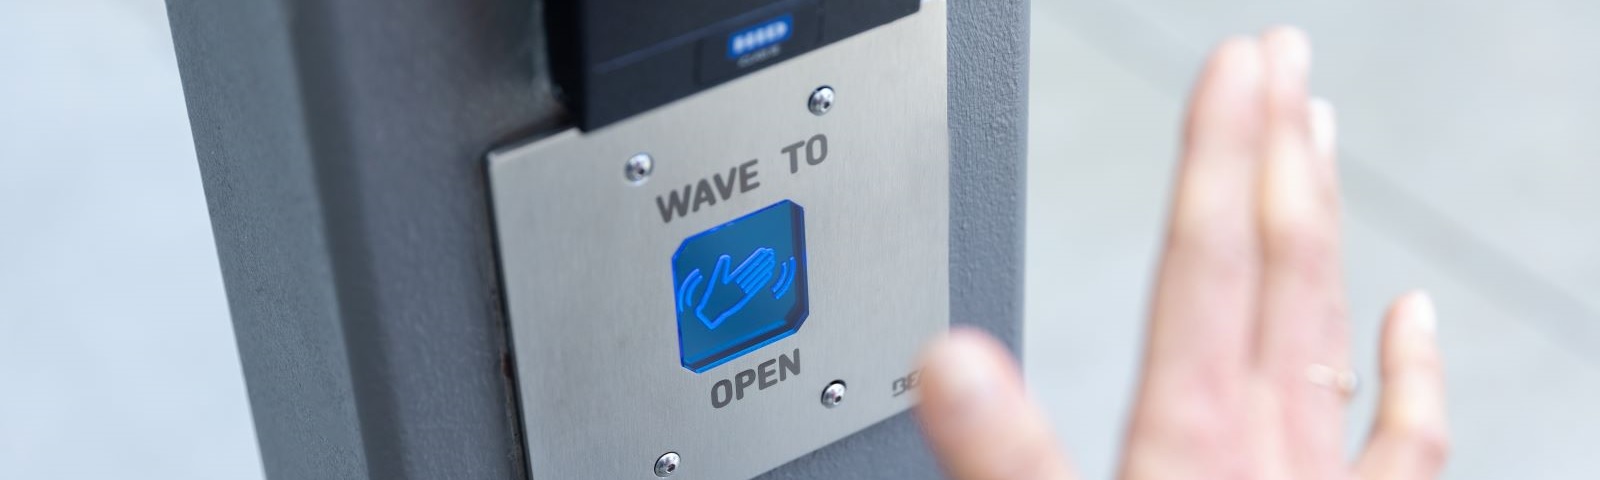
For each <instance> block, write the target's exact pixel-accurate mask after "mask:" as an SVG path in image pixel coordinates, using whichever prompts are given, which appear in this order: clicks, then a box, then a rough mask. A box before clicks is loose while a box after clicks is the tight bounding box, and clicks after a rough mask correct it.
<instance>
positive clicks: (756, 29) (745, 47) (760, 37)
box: [728, 13, 794, 59]
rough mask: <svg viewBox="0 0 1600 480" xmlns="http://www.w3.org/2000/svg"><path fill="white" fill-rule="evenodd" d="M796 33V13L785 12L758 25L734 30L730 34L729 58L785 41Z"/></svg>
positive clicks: (735, 57)
mask: <svg viewBox="0 0 1600 480" xmlns="http://www.w3.org/2000/svg"><path fill="white" fill-rule="evenodd" d="M793 34H794V15H791V14H787V13H785V14H783V15H782V16H779V17H778V18H774V19H772V20H768V21H765V22H762V23H760V24H757V25H756V26H753V27H750V28H746V29H744V30H740V31H737V32H733V34H732V35H729V36H728V58H733V59H737V58H739V57H743V56H745V55H746V54H748V53H751V52H755V51H757V50H761V49H763V48H767V47H770V46H773V45H777V44H780V43H783V42H784V41H785V40H788V39H789V37H790V36H791V35H793Z"/></svg>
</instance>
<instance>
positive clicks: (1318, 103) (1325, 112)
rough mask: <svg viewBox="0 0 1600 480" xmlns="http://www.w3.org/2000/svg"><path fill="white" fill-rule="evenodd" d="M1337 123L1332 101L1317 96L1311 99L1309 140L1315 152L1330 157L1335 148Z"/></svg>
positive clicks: (1337, 132)
mask: <svg viewBox="0 0 1600 480" xmlns="http://www.w3.org/2000/svg"><path fill="white" fill-rule="evenodd" d="M1338 130H1339V124H1338V117H1337V114H1336V112H1335V111H1334V109H1333V103H1332V102H1329V101H1328V99H1326V98H1322V97H1317V98H1313V99H1311V142H1312V145H1313V146H1314V147H1315V148H1316V149H1317V154H1319V155H1322V156H1323V157H1331V156H1332V155H1333V154H1334V149H1335V148H1337V143H1338V134H1339V131H1338Z"/></svg>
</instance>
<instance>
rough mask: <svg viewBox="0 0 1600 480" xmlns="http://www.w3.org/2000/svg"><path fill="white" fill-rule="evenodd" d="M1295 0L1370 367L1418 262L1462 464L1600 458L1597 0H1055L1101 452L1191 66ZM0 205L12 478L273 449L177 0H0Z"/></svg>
mask: <svg viewBox="0 0 1600 480" xmlns="http://www.w3.org/2000/svg"><path fill="white" fill-rule="evenodd" d="M949 1H982V0H949ZM1275 23H1294V24H1298V25H1302V26H1304V27H1306V28H1307V29H1308V30H1309V31H1310V32H1311V33H1312V36H1313V38H1314V39H1315V40H1316V44H1317V50H1318V51H1317V61H1316V65H1317V66H1316V68H1317V71H1316V74H1315V75H1314V83H1315V90H1316V91H1317V92H1319V93H1320V94H1321V95H1322V96H1325V97H1327V98H1329V99H1330V100H1332V101H1333V103H1334V104H1335V105H1336V106H1337V107H1338V108H1339V113H1340V117H1341V118H1340V121H1341V125H1340V126H1341V133H1340V137H1341V138H1340V140H1341V147H1342V149H1343V150H1342V158H1341V162H1342V163H1341V166H1340V168H1341V173H1342V174H1343V181H1344V190H1345V193H1346V248H1347V258H1346V265H1347V269H1348V272H1349V285H1350V288H1351V298H1352V302H1353V304H1352V309H1351V311H1352V314H1353V318H1352V321H1353V322H1354V326H1355V333H1356V340H1357V343H1356V354H1357V357H1356V358H1357V361H1358V362H1359V363H1358V367H1359V368H1360V370H1361V372H1362V373H1363V378H1364V379H1367V380H1369V381H1368V382H1366V383H1367V385H1368V386H1369V387H1370V386H1371V385H1372V384H1373V383H1372V382H1371V380H1373V379H1375V375H1376V372H1375V370H1374V365H1373V361H1374V360H1375V357H1374V355H1375V350H1374V347H1375V344H1376V338H1377V321H1378V318H1379V316H1380V314H1381V311H1382V308H1383V307H1384V306H1385V304H1386V303H1387V301H1388V299H1390V298H1391V297H1393V296H1395V295H1398V294H1400V293H1402V292H1404V291H1405V290H1407V289H1409V288H1413V287H1425V288H1427V289H1429V290H1430V291H1431V292H1432V293H1433V294H1434V295H1435V297H1436V300H1437V301H1438V302H1439V304H1440V309H1441V314H1442V317H1443V318H1442V319H1441V325H1440V335H1441V339H1442V341H1443V343H1444V349H1445V355H1446V357H1447V358H1446V360H1447V362H1448V366H1447V368H1448V373H1449V381H1450V389H1451V394H1452V397H1451V398H1450V401H1451V405H1450V409H1451V415H1452V420H1453V423H1454V430H1455V437H1456V438H1455V440H1456V441H1455V446H1456V449H1455V456H1454V457H1453V458H1452V461H1451V467H1450V469H1449V472H1448V475H1447V476H1448V477H1449V478H1459V479H1505V478H1538V479H1544V478H1594V476H1595V474H1596V472H1600V457H1597V456H1596V455H1594V454H1593V451H1594V449H1595V447H1596V446H1600V294H1597V292H1600V225H1597V224H1596V223H1595V220H1596V219H1600V180H1597V179H1600V134H1597V133H1595V132H1600V88H1596V87H1595V86H1596V85H1600V61H1597V60H1596V58H1597V57H1596V54H1600V33H1597V32H1600V31H1596V30H1594V29H1593V28H1592V26H1593V25H1596V24H1600V3H1594V2H1589V1H1585V0H1529V1H1522V2H1491V1H1487V0H1473V1H1465V2H1459V1H1458V2H1442V1H1427V0H1406V1H1384V0H1353V1H1345V2H1272V1H1265V0H1036V1H1035V2H1034V18H1033V39H1034V42H1033V47H1032V48H1033V52H1032V55H1033V74H1032V79H1031V83H1032V105H1031V107H1030V108H1031V116H1032V140H1031V142H1030V148H1031V156H1030V164H1029V169H1030V172H1029V174H1030V176H1029V187H1028V188H1029V192H1028V200H1029V212H1028V216H1029V217H1028V220H1029V227H1028V228H1029V230H1028V242H1029V245H1028V252H1027V253H1028V259H1029V261H1028V273H1027V274H1028V291H1027V295H1028V306H1027V308H1028V319H1027V322H1028V323H1027V329H1028V335H1027V339H1026V350H1027V352H1026V355H1025V356H1026V359H1025V360H1026V364H1027V368H1028V376H1029V380H1030V382H1031V383H1032V385H1033V388H1034V390H1035V392H1036V394H1037V395H1038V396H1040V397H1041V398H1042V399H1043V400H1044V402H1045V403H1046V404H1047V406H1048V407H1049V409H1050V412H1051V414H1052V416H1053V418H1054V421H1055V423H1056V426H1057V430H1058V431H1059V432H1061V435H1062V436H1063V437H1064V438H1065V439H1066V442H1065V443H1066V446H1067V448H1068V449H1070V450H1071V452H1072V454H1073V455H1074V457H1075V458H1076V460H1077V462H1078V463H1079V465H1080V467H1081V468H1082V469H1083V470H1084V473H1085V474H1086V475H1085V476H1086V478H1109V477H1110V476H1111V475H1112V472H1113V469H1114V466H1115V455H1116V452H1117V447H1118V445H1119V442H1120V441H1121V439H1120V432H1121V427H1122V425H1123V423H1124V421H1125V415H1126V408H1127V407H1126V405H1127V402H1128V400H1129V399H1130V397H1131V395H1132V386H1133V381H1134V379H1135V378H1136V377H1135V376H1136V374H1137V366H1138V365H1137V361H1138V348H1139V346H1140V335H1141V333H1142V329H1143V314H1144V309H1145V300H1146V298H1145V297H1146V294H1147V287H1148V286H1149V285H1150V283H1151V272H1152V269H1153V266H1154V264H1155V260H1156V257H1155V255H1156V253H1157V248H1158V244H1159V241H1160V239H1161V222H1162V219H1163V215H1164V210H1165V207H1166V201H1167V196H1168V194H1167V191H1166V189H1167V187H1168V185H1169V183H1170V180H1171V168H1172V166H1173V163H1174V157H1175V152H1176V148H1177V147H1176V143H1177V138H1178V137H1177V135H1178V131H1179V130H1178V125H1179V121H1180V119H1181V114H1182V109H1183V100H1184V96H1185V94H1186V92H1187V88H1188V84H1189V82H1190V81H1191V80H1192V78H1193V77H1194V74H1195V71H1196V70H1197V68H1198V66H1199V63H1200V61H1201V59H1202V56H1203V55H1204V54H1205V52H1206V50H1207V49H1208V48H1209V47H1210V46H1211V45H1213V44H1214V43H1215V42H1216V41H1217V40H1218V39H1220V38H1222V37H1223V36H1224V35H1227V34H1230V33H1253V32H1256V31H1259V30H1261V29H1262V28H1264V27H1266V26H1268V25H1272V24H1275ZM467 160H470V159H464V161H467ZM0 222H4V223H3V225H4V227H3V228H0V478H5V479H28V480H31V479H80V478H82V479H87V478H119V479H162V480H168V479H171V480H178V479H219V478H225V479H246V480H248V479H253V478H259V477H260V475H261V474H260V461H259V459H258V457H257V454H256V450H255V439H254V434H253V430H252V427H251V424H250V417H249V413H248V408H249V407H248V405H247V404H246V402H245V395H244V384H243V380H242V379H241V378H240V376H239V366H238V358H237V354H236V353H235V347H234V340H233V336H232V332H231V327H230V325H229V322H228V313H227V304H226V301H225V299H224V298H223V294H222V289H221V277H220V275H219V273H218V271H217V263H216V254H215V250H214V248H213V245H212V239H211V236H210V228H209V222H208V219H207V214H206V209H205V203H204V195H203V192H202V191H201V189H200V183H199V172H198V169H197V165H196V162H195V158H194V151H193V145H192V143H191V142H190V135H189V127H188V120H187V117H186V114H185V110H184V106H183V96H182V91H181V88H180V85H179V82H178V76H177V71H176V66H175V61H174V59H173V53H172V45H171V41H170V39H169V34H168V30H167V25H166V17H165V13H164V11H163V6H162V4H161V2H160V0H6V1H4V2H0ZM1374 393H1375V392H1374V390H1373V389H1371V388H1367V389H1364V390H1363V391H1362V392H1361V393H1360V395H1359V396H1358V398H1357V399H1356V402H1355V405H1354V412H1353V413H1354V415H1352V423H1351V425H1350V427H1349V430H1350V432H1351V443H1352V445H1355V444H1357V443H1359V440H1360V439H1361V437H1362V435H1364V432H1365V422H1366V419H1367V418H1368V417H1369V416H1370V414H1371V406H1372V400H1373V394H1374Z"/></svg>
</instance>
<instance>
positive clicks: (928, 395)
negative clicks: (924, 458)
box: [917, 330, 1076, 480]
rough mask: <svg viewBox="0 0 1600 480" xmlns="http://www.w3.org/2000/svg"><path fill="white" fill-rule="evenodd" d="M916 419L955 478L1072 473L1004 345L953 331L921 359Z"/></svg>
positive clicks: (1046, 477) (1053, 479) (1047, 479)
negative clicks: (920, 397)
mask: <svg viewBox="0 0 1600 480" xmlns="http://www.w3.org/2000/svg"><path fill="white" fill-rule="evenodd" d="M922 395H923V397H922V404H921V406H920V407H918V409H917V418H918V419H919V421H921V423H922V428H923V430H924V432H926V434H927V437H928V442H929V444H930V445H931V446H932V447H933V450H934V452H935V453H936V455H937V456H938V458H939V460H940V462H942V463H943V464H944V467H945V470H946V471H947V472H948V473H949V474H950V475H951V477H952V478H954V479H956V480H1013V479H1030V480H1069V479H1074V478H1076V476H1075V475H1073V474H1072V470H1071V469H1070V468H1069V467H1068V465H1067V461H1066V459H1065V458H1064V457H1063V456H1062V454H1061V452H1060V449H1059V448H1058V443H1057V442H1056V439H1055V437H1054V436H1053V435H1051V433H1050V431H1049V427H1048V425H1049V422H1047V421H1046V420H1045V417H1044V413H1043V412H1042V411H1041V410H1040V409H1039V407H1038V405H1035V404H1034V403H1033V401H1032V400H1030V399H1029V398H1028V397H1027V394H1026V393H1025V392H1024V391H1023V388H1022V378H1021V376H1020V375H1019V374H1018V371H1017V366H1016V362H1014V361H1012V359H1011V357H1010V354H1009V353H1008V352H1007V351H1006V349H1005V347H1003V346H1001V345H1000V344H999V343H998V342H996V341H995V340H994V339H992V338H990V337H989V336H987V335H984V334H982V333H978V332H975V331H961V330H958V331H956V332H954V333H952V334H951V335H950V337H949V338H947V339H944V340H941V341H940V342H939V343H937V344H935V345H934V346H933V347H932V348H930V349H929V350H928V353H927V354H926V356H925V357H924V360H923V374H922Z"/></svg>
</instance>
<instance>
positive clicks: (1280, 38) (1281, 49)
mask: <svg viewBox="0 0 1600 480" xmlns="http://www.w3.org/2000/svg"><path fill="white" fill-rule="evenodd" d="M1262 38H1263V39H1264V40H1265V43H1266V44H1267V53H1268V55H1271V56H1272V60H1273V61H1272V63H1273V65H1274V66H1275V68H1279V69H1282V70H1281V71H1283V72H1288V73H1293V74H1295V75H1290V77H1297V76H1300V75H1302V74H1303V73H1304V72H1306V71H1308V70H1310V69H1311V39H1310V37H1308V36H1307V35H1306V32H1305V31H1304V30H1300V29H1299V28H1295V27H1288V26H1283V27H1274V28H1272V29H1270V30H1267V32H1266V33H1265V34H1263V35H1262Z"/></svg>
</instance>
